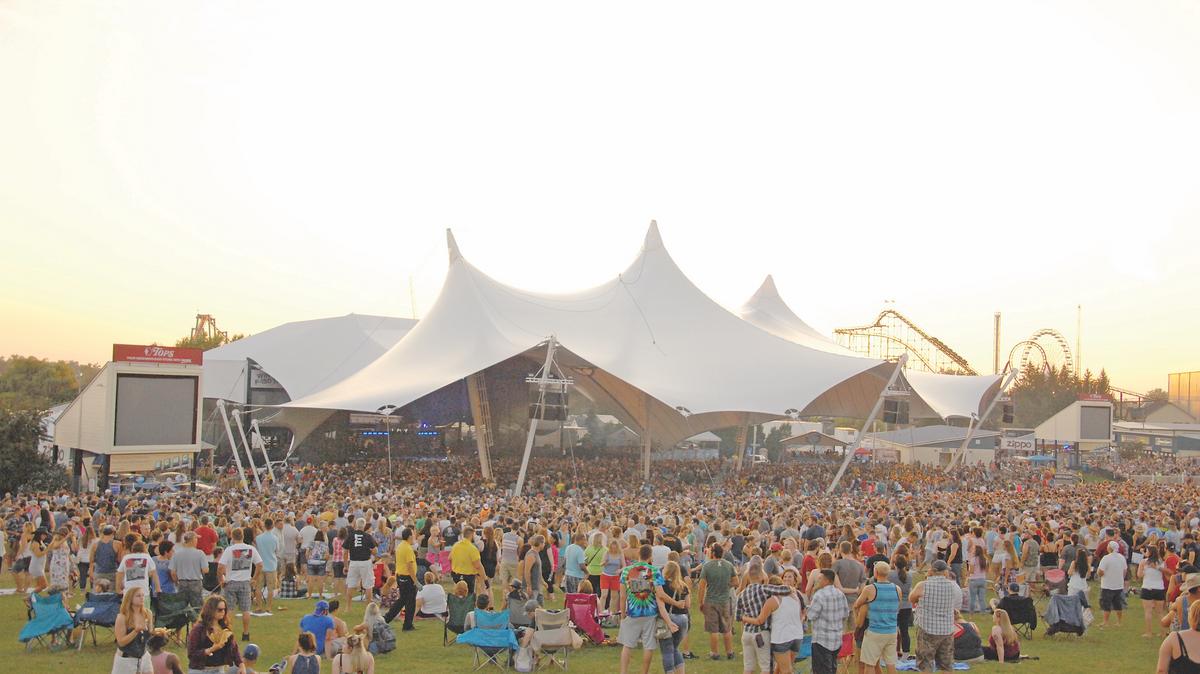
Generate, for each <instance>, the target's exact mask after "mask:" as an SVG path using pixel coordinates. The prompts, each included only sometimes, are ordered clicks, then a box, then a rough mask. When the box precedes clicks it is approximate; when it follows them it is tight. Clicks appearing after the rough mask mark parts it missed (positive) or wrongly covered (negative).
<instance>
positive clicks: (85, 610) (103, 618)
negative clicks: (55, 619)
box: [75, 592, 121, 649]
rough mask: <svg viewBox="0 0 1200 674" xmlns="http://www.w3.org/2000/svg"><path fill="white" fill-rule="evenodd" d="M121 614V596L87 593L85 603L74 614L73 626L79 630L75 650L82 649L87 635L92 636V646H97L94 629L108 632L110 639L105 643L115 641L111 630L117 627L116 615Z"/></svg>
mask: <svg viewBox="0 0 1200 674" xmlns="http://www.w3.org/2000/svg"><path fill="white" fill-rule="evenodd" d="M120 612H121V595H119V594H117V593H116V592H101V593H93V592H89V593H88V595H87V601H85V602H84V603H83V606H80V607H79V610H78V611H76V612H75V626H76V627H78V628H80V629H79V643H78V645H77V646H76V648H77V649H82V648H83V641H84V639H86V638H87V635H88V634H91V635H92V645H93V646H98V645H99V641H98V640H97V638H96V628H103V629H105V630H107V631H108V633H109V635H110V636H111V637H112V639H109V640H106V642H105V643H112V642H113V641H116V638H117V637H116V634H115V633H113V628H115V627H116V625H117V614H118V613H120Z"/></svg>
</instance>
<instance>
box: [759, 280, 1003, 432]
mask: <svg viewBox="0 0 1200 674" xmlns="http://www.w3.org/2000/svg"><path fill="white" fill-rule="evenodd" d="M739 314H740V315H741V317H742V318H743V319H745V320H746V321H747V322H749V323H752V324H754V325H756V326H758V327H760V328H762V329H763V330H766V331H767V332H769V333H771V334H773V335H776V336H778V337H781V338H783V339H786V340H788V341H791V342H795V343H797V344H803V345H804V346H807V347H809V348H812V349H818V350H821V351H825V352H827V353H835V354H841V355H845V356H849V357H853V358H862V356H860V355H858V354H856V353H854V352H853V351H850V350H849V349H847V348H845V347H843V346H841V345H840V344H838V343H837V342H835V341H833V340H832V339H830V338H829V337H826V336H825V335H823V334H821V333H820V332H818V331H817V330H814V329H813V328H812V327H811V326H810V325H809V324H808V323H805V322H804V320H803V319H801V318H800V317H799V316H797V315H796V313H795V312H793V311H792V309H791V307H789V306H788V305H787V303H786V302H784V301H783V298H782V297H781V296H780V294H779V290H778V289H777V288H776V287H775V279H774V278H772V277H771V276H770V275H768V276H767V278H766V279H765V280H764V281H763V283H762V285H761V286H759V288H758V290H757V291H756V292H755V293H754V296H753V297H751V298H750V299H749V301H747V302H746V304H744V305H743V306H742V308H741V310H740V311H739ZM904 378H905V380H906V381H907V382H908V384H909V387H910V388H912V391H913V393H914V394H916V395H915V398H916V399H915V400H910V401H909V402H910V405H909V407H910V411H911V414H912V416H914V417H917V418H932V417H937V418H941V419H950V418H952V417H961V418H968V419H969V418H971V416H972V415H980V414H982V413H983V412H984V411H985V408H986V406H987V405H988V403H989V402H990V401H991V400H992V398H994V397H995V395H996V394H997V393H998V392H999V387H1000V379H1001V377H1000V375H980V376H966V375H952V374H937V373H931V372H921V371H919V370H913V369H906V370H905V371H904Z"/></svg>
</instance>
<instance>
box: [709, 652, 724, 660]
mask: <svg viewBox="0 0 1200 674" xmlns="http://www.w3.org/2000/svg"><path fill="white" fill-rule="evenodd" d="M708 657H709V658H711V659H713V660H720V659H721V656H719V655H717V654H716V653H709V654H708Z"/></svg>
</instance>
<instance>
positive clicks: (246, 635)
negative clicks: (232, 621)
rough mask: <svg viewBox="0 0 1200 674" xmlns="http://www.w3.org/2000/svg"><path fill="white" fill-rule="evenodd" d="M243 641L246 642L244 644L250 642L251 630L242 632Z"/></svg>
mask: <svg viewBox="0 0 1200 674" xmlns="http://www.w3.org/2000/svg"><path fill="white" fill-rule="evenodd" d="M242 643H244V644H248V643H250V633H249V632H243V633H242Z"/></svg>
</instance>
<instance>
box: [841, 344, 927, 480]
mask: <svg viewBox="0 0 1200 674" xmlns="http://www.w3.org/2000/svg"><path fill="white" fill-rule="evenodd" d="M906 362H908V354H907V353H905V354H901V356H900V360H899V361H897V362H896V369H895V370H892V376H891V377H888V381H887V384H886V385H884V387H883V390H882V391H880V392H879V399H878V400H876V401H875V406H874V407H872V408H871V414H869V415H868V416H867V420H866V421H865V422H864V423H863V425H862V428H860V429H858V433H857V434H855V436H854V442H853V443H852V444H851V445H850V446H849V447H847V448H846V449H845V452H846V457H845V458H844V459H842V466H841V468H838V472H837V475H834V476H833V481H832V482H830V483H829V488H828V489H826V490H825V493H826V494H832V493H833V490H834V489H837V485H838V482H841V480H842V476H843V475H845V474H846V468H848V467H849V466H850V461H851V460H853V459H854V453H855V452H857V451H858V446H859V445H860V444H861V443H862V441H863V436H865V435H866V434H867V429H868V428H870V427H871V424H873V423H875V417H877V416H879V410H880V409H882V408H883V399H884V398H886V397H887V394H888V389H890V388H891V387H892V384H895V383H896V379H898V378H899V377H900V371H901V370H903V369H904V364H905V363H906Z"/></svg>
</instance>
